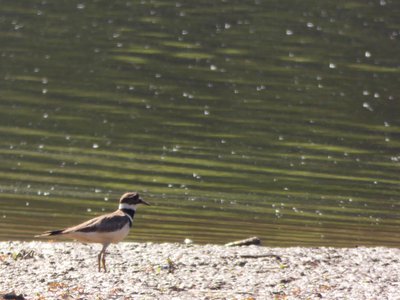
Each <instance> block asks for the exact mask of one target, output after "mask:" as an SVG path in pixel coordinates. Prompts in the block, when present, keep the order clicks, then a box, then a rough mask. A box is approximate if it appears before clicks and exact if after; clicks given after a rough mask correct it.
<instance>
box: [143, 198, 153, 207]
mask: <svg viewBox="0 0 400 300" xmlns="http://www.w3.org/2000/svg"><path fill="white" fill-rule="evenodd" d="M140 203H142V204H145V205H148V206H151V205H150V203H149V202H146V201H144V200H143V199H140Z"/></svg>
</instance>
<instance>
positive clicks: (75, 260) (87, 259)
mask: <svg viewBox="0 0 400 300" xmlns="http://www.w3.org/2000/svg"><path fill="white" fill-rule="evenodd" d="M99 251H100V245H83V244H80V243H61V242H59V243H51V242H49V243H46V242H0V293H3V294H4V293H8V292H12V291H14V292H15V293H16V294H23V296H24V297H25V299H41V300H44V299H247V300H249V299H321V298H322V299H380V300H381V299H400V292H399V291H400V250H399V249H394V248H381V247H378V248H364V247H361V248H344V249H343V248H340V249H336V248H299V247H296V248H267V247H261V246H243V247H225V246H217V245H184V244H154V243H121V244H118V245H112V246H110V247H109V251H108V252H109V255H108V256H107V266H108V269H109V271H108V272H107V273H99V272H98V271H97V261H96V257H97V253H98V252H99Z"/></svg>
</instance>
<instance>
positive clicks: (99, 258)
mask: <svg viewBox="0 0 400 300" xmlns="http://www.w3.org/2000/svg"><path fill="white" fill-rule="evenodd" d="M108 245H109V244H104V245H103V249H101V251H100V254H99V255H98V256H97V263H98V265H99V272H101V266H103V269H104V272H107V269H106V249H107V247H108Z"/></svg>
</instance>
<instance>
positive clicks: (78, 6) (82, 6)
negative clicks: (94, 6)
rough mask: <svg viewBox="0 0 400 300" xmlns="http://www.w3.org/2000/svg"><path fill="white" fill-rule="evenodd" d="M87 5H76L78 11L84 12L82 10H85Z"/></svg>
mask: <svg viewBox="0 0 400 300" xmlns="http://www.w3.org/2000/svg"><path fill="white" fill-rule="evenodd" d="M85 7H86V6H85V4H84V3H78V4H77V5H76V8H77V9H80V10H82V9H85Z"/></svg>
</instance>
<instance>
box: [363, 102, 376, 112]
mask: <svg viewBox="0 0 400 300" xmlns="http://www.w3.org/2000/svg"><path fill="white" fill-rule="evenodd" d="M363 107H364V108H365V109H368V110H369V111H374V109H373V108H372V107H371V105H369V103H368V102H364V103H363Z"/></svg>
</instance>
